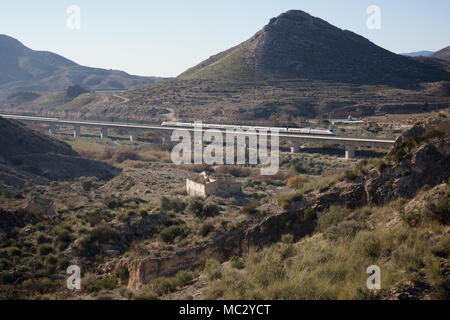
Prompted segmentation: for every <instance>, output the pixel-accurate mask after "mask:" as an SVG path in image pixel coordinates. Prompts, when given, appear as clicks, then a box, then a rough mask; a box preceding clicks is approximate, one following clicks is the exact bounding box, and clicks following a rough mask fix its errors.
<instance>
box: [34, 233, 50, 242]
mask: <svg viewBox="0 0 450 320" xmlns="http://www.w3.org/2000/svg"><path fill="white" fill-rule="evenodd" d="M36 242H37V244H43V243H49V242H50V238H48V237H47V236H46V235H45V234H43V233H41V232H40V233H38V234H37V235H36Z"/></svg>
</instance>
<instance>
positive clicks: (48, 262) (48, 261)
mask: <svg viewBox="0 0 450 320" xmlns="http://www.w3.org/2000/svg"><path fill="white" fill-rule="evenodd" d="M44 263H45V264H46V265H51V266H54V265H56V264H57V263H58V259H57V258H56V257H55V256H54V255H53V254H51V253H50V254H48V255H47V256H46V257H45V259H44Z"/></svg>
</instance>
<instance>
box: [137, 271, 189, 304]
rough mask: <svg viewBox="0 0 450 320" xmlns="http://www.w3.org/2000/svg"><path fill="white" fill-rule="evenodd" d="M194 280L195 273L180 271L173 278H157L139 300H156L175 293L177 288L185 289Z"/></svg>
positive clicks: (146, 288)
mask: <svg viewBox="0 0 450 320" xmlns="http://www.w3.org/2000/svg"><path fill="white" fill-rule="evenodd" d="M193 279H194V273H192V272H189V271H179V272H178V273H177V274H176V275H175V276H174V277H172V278H156V279H153V280H151V281H150V282H149V283H148V284H147V286H146V287H145V288H144V290H143V291H142V292H141V294H140V295H139V296H138V297H137V298H138V299H156V298H158V297H160V296H164V295H167V294H169V293H171V292H174V291H175V290H176V289H177V288H179V287H183V286H185V285H186V284H188V283H189V282H191V281H192V280H193Z"/></svg>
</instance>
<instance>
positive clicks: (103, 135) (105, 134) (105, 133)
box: [100, 128, 108, 139]
mask: <svg viewBox="0 0 450 320" xmlns="http://www.w3.org/2000/svg"><path fill="white" fill-rule="evenodd" d="M106 138H108V129H107V128H102V131H101V133H100V139H106Z"/></svg>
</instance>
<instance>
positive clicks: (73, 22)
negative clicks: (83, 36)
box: [66, 5, 81, 30]
mask: <svg viewBox="0 0 450 320" xmlns="http://www.w3.org/2000/svg"><path fill="white" fill-rule="evenodd" d="M66 12H67V14H68V15H69V16H68V17H67V20H66V26H67V28H68V29H69V30H80V29H81V8H80V7H79V6H77V5H71V6H68V7H67V9H66Z"/></svg>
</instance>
